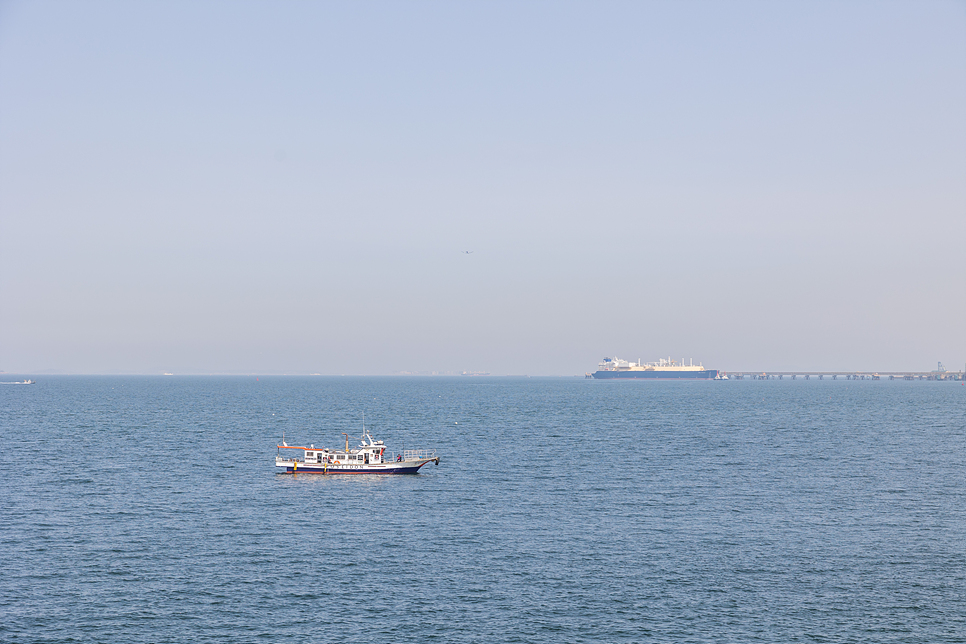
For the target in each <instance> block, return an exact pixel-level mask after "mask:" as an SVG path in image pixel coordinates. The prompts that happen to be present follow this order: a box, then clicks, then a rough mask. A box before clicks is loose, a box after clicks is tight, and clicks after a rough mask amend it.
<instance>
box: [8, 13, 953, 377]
mask: <svg viewBox="0 0 966 644" xmlns="http://www.w3.org/2000/svg"><path fill="white" fill-rule="evenodd" d="M466 251H470V252H466ZM964 251H966V2H962V1H960V2H951V1H950V2H941V1H915V2H912V1H909V2H902V1H898V0H896V1H891V2H881V1H871V2H862V1H845V2H841V1H835V2H812V1H809V2H794V1H790V2H780V3H776V2H765V1H762V2H740V1H731V2H728V1H726V2H701V1H693V2H683V3H682V2H670V1H668V2H644V1H640V2H526V1H514V2H472V1H468V2H459V3H452V2H442V1H439V2H418V1H413V2H366V1H358V2H356V1H354V2H324V3H323V2H299V1H292V2H284V3H278V2H267V1H266V2H255V1H247V2H244V1H231V2H215V1H202V2H176V1H172V2H150V1H148V2H137V3H132V2H97V1H91V2H81V3H67V2H45V1H35V2H7V1H0V370H3V371H5V372H6V373H8V374H10V373H54V372H62V373H80V374H88V373H89V374H97V373H138V374H160V373H164V372H171V373H176V374H201V373H238V374H243V373H246V374H247V373H263V374H273V373H290V374H310V373H321V374H371V375H380V374H387V375H388V374H394V373H400V372H434V371H435V372H440V373H442V372H456V373H459V372H462V371H479V372H488V373H492V374H494V375H501V374H528V375H567V376H569V375H575V374H581V375H582V374H583V373H584V372H586V371H593V370H595V369H596V365H597V363H598V362H599V361H600V360H601V358H603V357H604V356H615V355H616V356H619V357H621V358H625V359H631V360H636V359H639V358H640V359H643V360H644V361H652V360H656V359H658V358H659V357H668V356H671V357H673V358H675V359H678V358H686V359H691V358H693V359H694V361H695V362H696V363H697V362H699V361H700V362H702V363H703V364H705V365H706V366H709V367H711V368H716V369H724V370H731V371H739V370H779V369H801V370H822V369H825V370H850V369H856V370H905V369H910V370H912V369H914V370H930V369H934V368H936V366H937V362H938V361H942V362H943V363H944V364H945V366H946V367H947V368H948V369H950V370H954V369H955V370H958V369H963V368H964V365H966V333H964V329H966V325H964V319H966V261H964V260H966V257H964Z"/></svg>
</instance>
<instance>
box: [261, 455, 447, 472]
mask: <svg viewBox="0 0 966 644" xmlns="http://www.w3.org/2000/svg"><path fill="white" fill-rule="evenodd" d="M434 461H437V459H434V458H430V459H419V460H418V461H415V462H413V461H410V462H405V461H403V462H399V463H395V462H394V463H386V464H382V465H343V466H341V467H340V466H338V465H335V466H332V465H330V466H328V467H326V466H324V465H317V464H311V465H306V464H304V463H299V464H298V465H297V466H296V467H293V466H292V465H291V464H290V463H284V464H283V463H276V465H277V467H278V468H279V474H324V475H327V476H331V475H333V474H416V473H418V472H419V468H421V467H422V466H423V465H425V464H426V463H430V462H434ZM283 470H284V471H283Z"/></svg>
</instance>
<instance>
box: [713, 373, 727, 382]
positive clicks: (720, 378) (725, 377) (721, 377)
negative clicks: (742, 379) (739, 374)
mask: <svg viewBox="0 0 966 644" xmlns="http://www.w3.org/2000/svg"><path fill="white" fill-rule="evenodd" d="M714 379H715V380H728V374H726V373H721V372H720V371H719V372H718V375H717V376H715V377H714Z"/></svg>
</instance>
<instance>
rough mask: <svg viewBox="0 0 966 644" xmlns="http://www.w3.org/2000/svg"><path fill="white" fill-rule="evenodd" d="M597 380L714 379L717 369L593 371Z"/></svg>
mask: <svg viewBox="0 0 966 644" xmlns="http://www.w3.org/2000/svg"><path fill="white" fill-rule="evenodd" d="M592 375H593V376H594V378H596V379H598V380H714V378H715V376H717V375H718V370H717V369H705V370H704V371H670V370H668V371H657V370H654V371H643V370H642V371H630V370H628V371H595V372H594V373H593V374H592Z"/></svg>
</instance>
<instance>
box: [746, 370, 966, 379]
mask: <svg viewBox="0 0 966 644" xmlns="http://www.w3.org/2000/svg"><path fill="white" fill-rule="evenodd" d="M727 374H728V378H729V379H731V380H743V379H745V378H751V379H752V380H783V379H785V378H789V379H791V380H795V379H797V378H803V379H805V380H809V379H811V378H818V379H819V380H823V379H825V378H831V379H832V380H838V379H839V378H843V379H845V380H964V378H966V372H963V371H728V372H727Z"/></svg>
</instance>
